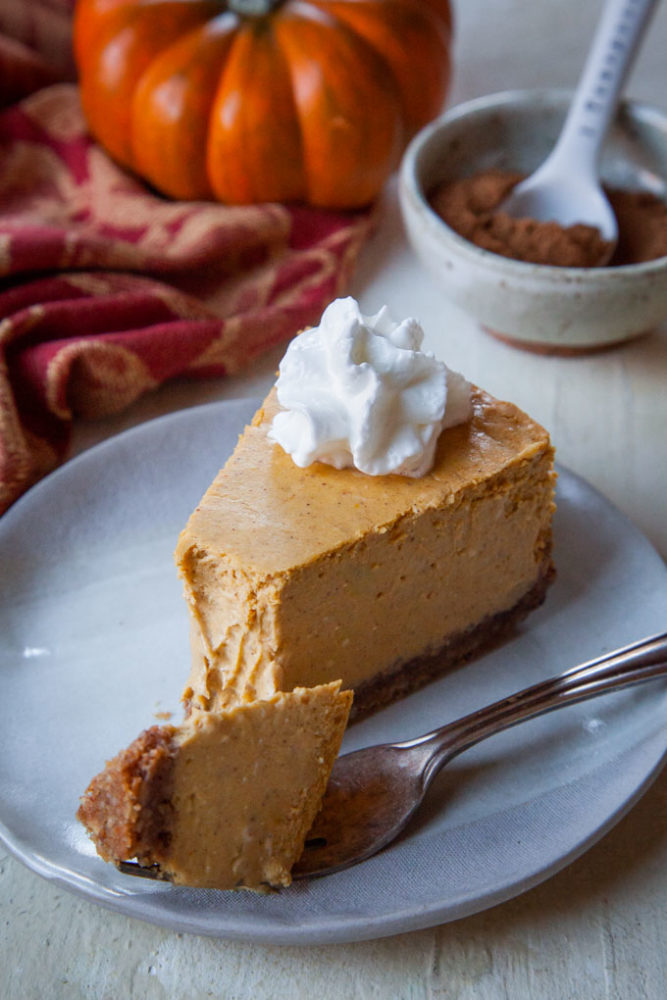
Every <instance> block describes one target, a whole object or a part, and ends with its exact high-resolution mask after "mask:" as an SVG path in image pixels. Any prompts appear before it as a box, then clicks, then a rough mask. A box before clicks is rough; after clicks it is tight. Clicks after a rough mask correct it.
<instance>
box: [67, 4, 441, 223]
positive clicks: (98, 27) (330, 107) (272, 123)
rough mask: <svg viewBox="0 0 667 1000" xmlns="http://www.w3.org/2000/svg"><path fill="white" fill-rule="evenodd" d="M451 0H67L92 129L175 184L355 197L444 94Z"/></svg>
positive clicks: (156, 177)
mask: <svg viewBox="0 0 667 1000" xmlns="http://www.w3.org/2000/svg"><path fill="white" fill-rule="evenodd" d="M450 30H451V20H450V8H449V0H79V3H78V6H77V10H76V16H75V28H74V38H75V51H76V58H77V63H78V66H79V75H80V89H81V98H82V102H83V108H84V113H85V114H86V117H87V119H88V123H89V125H90V128H91V131H92V132H93V134H94V135H95V136H96V137H97V139H98V140H99V141H100V142H101V143H102V145H103V146H105V148H106V149H107V150H108V152H109V153H110V154H111V155H112V156H113V157H114V158H115V159H116V160H117V161H119V162H120V163H121V164H123V165H124V166H126V167H129V168H130V169H131V170H133V171H135V172H136V173H137V174H139V175H140V176H141V177H144V178H145V179H146V180H148V181H149V182H151V183H152V184H153V185H154V186H155V187H156V188H158V190H160V191H163V192H164V193H165V194H168V195H170V196H172V197H175V198H185V199H190V198H217V199H219V200H220V201H223V202H227V203H232V204H243V203H246V204H247V203H251V202H259V201H283V202H307V203H310V204H312V205H319V206H323V207H330V208H355V207H359V206H362V205H365V204H367V203H368V202H370V201H371V200H372V199H373V198H374V197H375V196H376V195H377V194H378V192H379V191H380V188H381V187H382V185H383V184H384V182H385V180H386V179H387V177H388V176H389V174H390V172H391V171H392V170H393V169H394V167H395V166H396V163H397V160H398V157H399V155H400V153H401V151H402V150H403V148H404V147H405V145H406V143H407V141H408V139H409V138H410V137H411V136H412V135H413V134H414V132H416V131H417V129H419V128H420V127H421V126H422V125H424V124H425V123H426V122H427V121H429V120H430V119H431V118H433V117H434V115H436V114H437V113H438V112H439V110H440V109H441V107H442V104H443V101H444V97H445V93H446V90H447V86H448V83H449V74H450V61H449V43H450Z"/></svg>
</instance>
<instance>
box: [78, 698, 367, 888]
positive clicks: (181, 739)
mask: <svg viewBox="0 0 667 1000" xmlns="http://www.w3.org/2000/svg"><path fill="white" fill-rule="evenodd" d="M339 688H340V684H338V683H330V684H327V685H323V686H319V687H315V688H313V689H311V690H304V689H302V688H300V689H296V690H294V691H292V692H288V693H278V694H275V695H274V696H273V697H272V698H270V699H268V700H265V701H255V702H252V703H248V704H244V705H239V706H236V707H233V708H230V709H227V710H223V711H219V712H211V713H202V712H197V713H193V714H192V715H191V716H190V718H189V719H187V720H186V721H185V722H183V723H182V724H181V725H180V726H172V725H163V726H153V727H151V728H150V729H147V730H146V731H145V732H143V733H142V734H141V735H140V736H139V737H137V739H136V740H135V741H134V742H133V743H132V744H131V745H130V746H129V747H128V748H127V749H126V750H123V751H122V752H121V753H119V754H118V755H117V756H116V757H114V759H113V760H111V761H109V763H108V764H107V766H106V768H105V769H104V770H103V771H102V772H101V773H100V774H98V775H97V776H96V777H95V778H93V780H92V781H91V783H90V785H89V787H88V789H87V791H86V792H85V794H84V796H83V798H82V800H81V805H80V808H79V811H78V814H77V815H78V818H79V819H80V820H81V822H82V823H83V824H84V825H85V826H86V827H87V829H88V831H89V832H90V834H91V836H92V839H93V840H94V842H95V845H96V847H97V851H98V853H99V854H100V855H101V856H102V857H103V858H104V859H105V860H106V861H115V862H122V861H127V860H130V859H136V860H137V861H138V862H139V863H140V864H141V865H144V866H157V868H158V869H159V871H160V873H161V874H162V875H163V876H164V877H165V878H167V879H169V880H170V881H171V882H173V883H176V884H181V885H188V886H199V887H208V888H216V889H238V888H249V889H256V890H262V889H267V888H269V887H280V886H286V885H289V884H290V882H291V876H290V871H291V869H292V866H293V865H294V863H295V862H296V861H297V860H298V858H299V857H300V855H301V853H302V851H303V846H304V841H305V838H306V834H307V833H308V830H309V829H310V827H311V825H312V822H313V820H314V818H315V815H316V813H317V811H318V810H319V807H320V804H321V801H322V796H323V794H324V790H325V788H326V784H327V781H328V778H329V774H330V771H331V768H332V767H333V763H334V760H335V759H336V756H337V754H338V750H339V748H340V742H341V739H342V737H343V732H344V729H345V726H346V723H347V718H348V713H349V709H350V704H351V701H352V694H351V692H349V691H347V692H341V691H340V690H339Z"/></svg>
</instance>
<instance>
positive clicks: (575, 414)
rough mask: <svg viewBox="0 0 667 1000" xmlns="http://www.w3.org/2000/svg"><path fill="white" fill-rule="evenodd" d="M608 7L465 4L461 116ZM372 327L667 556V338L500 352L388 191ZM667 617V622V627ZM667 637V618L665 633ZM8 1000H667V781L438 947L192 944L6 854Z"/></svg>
mask: <svg viewBox="0 0 667 1000" xmlns="http://www.w3.org/2000/svg"><path fill="white" fill-rule="evenodd" d="M599 9H600V4H599V3H598V2H593V0H583V2H582V0H560V2H556V0H538V2H534V0H496V2H494V3H493V4H491V3H488V2H484V0H465V3H463V2H462V3H461V4H460V5H459V9H458V11H457V22H458V32H457V43H456V63H457V67H458V68H457V72H456V79H455V84H454V89H453V93H452V96H451V103H458V102H459V101H462V100H466V99H468V98H471V97H475V96H478V95H481V94H484V93H490V92H493V91H498V90H504V89H510V88H514V87H524V86H538V85H550V86H567V85H570V84H571V83H572V82H573V81H574V80H575V78H576V76H577V73H578V70H579V67H580V66H581V63H582V59H583V55H584V52H585V49H586V45H587V42H588V40H589V38H590V36H591V33H592V30H593V27H594V24H595V21H596V18H597V15H598V13H599ZM666 53H667V9H665V5H662V7H661V8H660V9H659V10H658V12H657V15H656V17H655V20H654V23H653V27H652V30H651V34H650V36H649V38H648V39H647V41H646V43H645V46H644V49H643V50H642V53H641V54H640V58H639V61H638V63H637V65H636V68H635V70H634V72H633V74H632V76H631V78H630V82H629V85H628V88H627V92H628V93H629V94H630V95H631V96H633V97H636V98H639V99H644V100H648V101H651V102H653V103H657V104H661V105H662V106H663V107H666V106H667V96H666V95H667V58H666V56H665V54H666ZM352 292H353V294H355V295H356V296H357V297H358V298H359V299H360V301H361V304H362V307H363V308H364V310H365V311H367V312H373V311H375V310H376V309H378V308H379V307H380V306H381V305H382V304H383V303H387V304H388V305H389V306H390V308H391V309H392V311H393V312H394V314H395V315H396V316H397V317H400V316H405V315H415V316H417V317H418V318H419V319H420V320H421V321H422V323H423V325H424V327H425V329H426V333H427V346H428V347H430V348H431V349H432V350H434V351H435V352H436V353H437V354H438V355H439V356H441V357H442V358H443V360H446V361H447V362H448V363H449V364H450V365H451V366H452V367H454V368H457V369H459V370H461V371H463V372H464V373H465V374H466V375H467V376H468V377H469V378H470V379H472V380H474V381H475V382H477V383H478V384H480V385H482V386H484V387H485V388H487V389H489V390H490V391H491V392H493V393H494V394H496V395H498V396H501V397H504V398H508V399H512V400H513V401H515V402H516V403H518V404H519V405H520V406H522V407H523V408H524V409H526V410H527V411H528V412H529V413H531V414H532V415H533V416H534V417H536V418H537V419H539V420H540V421H541V422H542V423H544V424H545V425H546V426H547V427H548V428H549V430H550V431H551V433H552V436H553V439H554V442H555V444H556V447H557V450H558V458H559V461H560V462H561V463H562V464H563V465H565V466H567V467H569V468H570V469H572V470H573V471H575V472H578V473H580V474H581V475H583V476H584V477H585V478H586V479H588V481H589V482H590V483H592V484H593V485H594V486H596V487H597V488H598V489H599V490H601V491H602V492H603V493H604V494H606V495H607V497H609V498H610V499H611V500H612V502H613V503H614V504H615V505H616V506H617V507H618V508H620V509H621V510H622V511H623V512H625V513H626V514H627V515H628V516H629V517H630V518H631V519H632V520H633V521H634V522H635V523H636V524H637V525H638V526H639V527H640V528H641V529H642V531H643V532H644V533H645V534H646V535H647V536H648V538H649V539H650V540H651V542H652V543H653V544H654V546H655V547H656V548H657V549H658V550H659V551H660V552H661V554H662V556H663V557H666V556H667V500H666V499H665V498H666V496H667V454H666V451H667V449H666V446H665V430H666V428H667V391H666V390H665V386H667V329H663V330H662V331H657V332H655V333H653V334H652V335H650V336H646V337H644V338H642V339H640V340H637V341H635V342H633V343H630V344H627V345H625V346H623V347H620V348H617V349H614V350H611V351H608V352H606V353H602V354H595V355H590V356H586V357H580V358H576V359H574V358H568V359H561V358H549V357H541V356H537V355H532V354H528V353H525V352H522V351H518V350H516V349H513V348H511V347H508V346H506V345H503V344H501V343H499V342H496V341H495V340H493V339H492V338H490V337H489V336H487V335H486V334H484V333H483V332H482V331H481V330H479V329H477V328H476V326H475V325H474V323H473V322H472V321H471V320H469V319H468V318H467V317H466V316H464V315H462V314H461V313H459V312H458V311H456V310H455V309H454V308H453V307H452V306H450V305H449V304H448V303H447V302H446V301H444V300H443V298H442V297H441V295H440V292H439V290H438V288H437V287H436V285H435V283H434V281H433V280H432V279H431V278H430V277H429V276H427V275H426V274H424V273H423V272H422V271H421V270H420V268H419V266H418V265H417V262H416V260H415V258H414V257H413V256H412V254H411V252H410V251H409V250H408V248H407V246H406V244H405V240H404V236H403V232H402V228H401V224H400V217H399V213H398V209H397V206H396V198H395V189H394V187H393V186H390V187H389V189H388V191H387V196H386V199H385V203H384V205H383V210H382V214H381V222H380V227H379V230H378V232H377V234H376V235H375V237H374V239H373V240H372V242H371V243H370V244H369V245H368V247H367V249H366V251H365V253H364V255H363V258H362V260H361V262H360V265H359V267H358V269H357V273H356V278H355V281H354V287H353V288H352ZM281 354H282V349H280V350H278V351H275V352H274V353H273V354H272V355H271V356H269V357H266V358H264V359H263V360H262V361H261V362H260V363H259V364H257V365H256V366H255V367H254V368H253V370H252V371H250V372H248V373H246V374H244V375H242V376H238V377H235V378H230V379H226V380H214V381H211V382H207V383H203V384H202V383H186V384H175V385H171V386H168V387H165V388H163V389H162V390H160V391H158V392H157V393H155V394H154V395H152V396H151V397H150V398H146V399H144V400H142V401H140V402H139V403H138V404H137V405H136V406H135V407H133V409H132V410H131V411H128V412H127V413H125V414H123V415H122V416H121V417H119V418H117V419H114V420H109V421H105V422H102V423H98V424H95V425H86V426H80V427H78V428H77V430H76V434H75V444H74V452H75V453H76V452H80V451H82V450H83V449H85V448H87V447H90V446H91V445H93V444H95V443H97V442H98V441H100V440H102V439H104V438H105V437H107V436H109V435H111V434H115V433H117V432H118V431H120V430H123V429H125V428H127V427H130V426H133V425H135V424H137V423H139V422H141V421H143V420H146V419H149V418H152V417H155V416H159V415H161V414H163V413H166V412H169V411H171V410H173V409H176V408H179V407H184V406H190V405H194V404H198V403H202V402H207V401H210V400H217V399H229V398H234V397H241V396H256V397H259V396H261V395H263V393H264V392H265V390H266V389H267V387H268V386H269V384H270V383H271V381H272V377H273V373H274V371H275V369H276V365H277V362H278V360H279V357H280V355H281ZM666 611H667V609H666ZM665 624H666V625H667V614H666V622H665ZM0 928H1V929H0V997H2V998H3V1000H42V998H49V1000H57V998H61V997H62V998H70V997H71V998H76V1000H78V998H83V997H85V998H100V1000H101V998H104V1000H125V998H141V1000H144V998H145V1000H153V998H155V1000H158V998H159V1000H163V998H165V1000H166V998H168V1000H199V998H204V997H215V998H225V1000H264V998H282V997H289V998H290V1000H300V998H313V1000H330V998H331V1000H333V998H336V1000H338V998H346V1000H372V998H379V1000H394V998H396V1000H408V998H410V1000H412V998H414V1000H427V998H429V1000H435V998H442V1000H444V998H448V1000H449V998H452V1000H454V998H457V1000H472V998H474V1000H500V998H508V997H509V998H511V1000H547V998H548V1000H556V998H558V1000H566V998H572V1000H580V998H586V1000H602V998H604V1000H643V998H646V1000H664V998H667V773H663V775H662V777H661V778H659V779H658V780H657V781H656V783H655V784H654V785H653V786H652V788H651V789H650V790H649V791H648V793H647V794H646V795H645V796H644V798H643V799H642V800H641V801H640V803H639V804H638V805H636V806H635V808H634V809H633V810H632V811H631V813H630V814H629V815H628V816H627V817H626V818H625V819H624V820H622V821H621V823H620V824H619V825H618V826H617V827H616V828H615V829H613V830H612V831H611V833H609V834H608V835H607V836H606V837H605V838H604V839H603V840H602V841H601V842H600V843H599V844H598V845H597V846H595V847H594V848H592V849H591V850H590V851H589V852H588V853H587V854H585V855H584V856H583V857H582V858H580V859H579V860H578V861H576V862H575V863H574V864H573V865H571V866H570V867H569V868H567V869H566V870H565V871H563V872H561V873H560V874H559V875H557V876H555V877H553V878H552V879H550V880H549V881H548V882H546V883H544V884H542V885H541V886H538V887H537V888H535V889H533V890H532V891H530V892H529V893H527V894H525V895H524V896H522V897H519V898H517V899H515V900H513V901H511V902H508V903H505V904H504V905H502V906H500V907H496V908H495V909H492V910H489V911H487V912H485V913H481V914H478V915H476V916H472V917H469V918H467V919H465V920H461V921H458V922H456V923H452V924H448V925H444V926H440V927H435V928H433V929H430V930H424V931H418V932H414V933H410V934H404V935H400V936H398V937H394V938H391V939H386V940H380V941H374V942H373V941H371V942H363V943H361V942H360V943H357V944H352V945H345V946H341V945H331V946H319V947H313V948H308V947H264V946H259V945H254V944H251V943H238V942H225V941H217V940H211V939H207V938H199V937H190V936H183V935H179V934H174V933H172V932H170V931H167V930H163V929H161V928H158V927H153V926H150V925H147V924H143V923H140V922H138V921H134V920H131V919H128V918H126V917H124V916H121V915H118V914H115V913H110V912H107V911H105V910H103V909H100V908H98V907H96V906H95V905H93V904H91V903H89V902H87V901H83V900H81V899H79V898H77V897H75V896H72V895H70V894H68V893H67V892H65V891H63V890H61V889H59V888H57V887H54V886H53V885H51V884H49V883H48V882H46V881H44V880H42V879H40V878H39V877H38V876H37V875H34V874H32V873H31V872H30V871H28V870H26V869H25V868H23V867H22V866H21V865H20V864H19V863H18V862H16V861H15V860H14V859H13V858H11V857H9V856H7V855H6V852H4V849H3V848H1V847H0Z"/></svg>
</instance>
